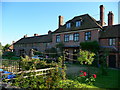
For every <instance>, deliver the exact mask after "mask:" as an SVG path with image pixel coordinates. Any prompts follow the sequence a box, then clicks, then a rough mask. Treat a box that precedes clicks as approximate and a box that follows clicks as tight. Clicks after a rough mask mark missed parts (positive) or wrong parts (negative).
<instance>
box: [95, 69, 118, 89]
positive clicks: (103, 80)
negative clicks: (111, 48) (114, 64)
mask: <svg viewBox="0 0 120 90" xmlns="http://www.w3.org/2000/svg"><path fill="white" fill-rule="evenodd" d="M107 71H108V75H106V76H104V75H97V78H96V82H95V86H97V87H100V88H119V87H120V70H113V69H108V70H107Z"/></svg>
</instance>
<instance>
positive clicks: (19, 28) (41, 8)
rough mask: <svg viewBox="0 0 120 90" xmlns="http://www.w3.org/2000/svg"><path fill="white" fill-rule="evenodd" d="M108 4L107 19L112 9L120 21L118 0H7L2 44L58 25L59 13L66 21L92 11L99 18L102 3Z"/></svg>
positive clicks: (40, 33)
mask: <svg viewBox="0 0 120 90" xmlns="http://www.w3.org/2000/svg"><path fill="white" fill-rule="evenodd" d="M101 4H102V5H104V6H105V22H106V23H107V14H108V12H109V11H112V12H113V13H114V24H117V23H118V3H117V2H89V3H88V2H74V3H73V2H3V3H2V45H5V44H7V43H9V44H11V43H12V41H17V40H19V39H20V38H22V37H23V36H24V35H25V34H27V35H28V36H33V34H34V33H37V34H39V35H42V34H47V32H48V30H52V31H54V30H55V29H57V28H58V16H59V15H62V16H64V23H65V22H66V21H68V20H69V19H72V18H73V17H75V16H79V15H83V14H87V13H88V14H89V15H91V16H92V17H94V18H95V19H96V20H99V11H100V10H99V6H100V5H101Z"/></svg>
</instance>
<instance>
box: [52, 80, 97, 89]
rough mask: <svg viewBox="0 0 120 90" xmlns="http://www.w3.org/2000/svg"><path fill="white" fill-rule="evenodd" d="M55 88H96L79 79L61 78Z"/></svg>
mask: <svg viewBox="0 0 120 90" xmlns="http://www.w3.org/2000/svg"><path fill="white" fill-rule="evenodd" d="M54 88H95V87H94V86H89V85H86V84H81V83H79V82H78V81H73V80H60V81H59V82H58V83H57V84H55V86H54Z"/></svg>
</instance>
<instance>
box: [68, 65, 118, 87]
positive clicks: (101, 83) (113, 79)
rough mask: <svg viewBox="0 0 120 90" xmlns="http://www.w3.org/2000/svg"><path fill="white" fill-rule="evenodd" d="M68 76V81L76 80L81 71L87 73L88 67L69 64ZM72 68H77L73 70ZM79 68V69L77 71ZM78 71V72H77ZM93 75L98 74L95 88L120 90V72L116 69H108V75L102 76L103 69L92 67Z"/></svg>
mask: <svg viewBox="0 0 120 90" xmlns="http://www.w3.org/2000/svg"><path fill="white" fill-rule="evenodd" d="M67 66H68V67H67V68H68V71H67V76H68V79H72V80H75V77H76V76H79V71H80V70H83V71H87V70H86V69H87V67H86V66H83V65H82V66H80V65H79V64H73V65H72V64H70V65H69V64H67ZM71 68H75V69H72V70H71ZM77 68H78V69H77ZM75 71H76V72H75ZM90 71H91V73H92V74H97V78H96V81H95V83H94V86H95V87H98V88H119V87H120V70H116V69H110V68H109V69H106V71H107V75H102V72H101V69H100V68H97V67H90Z"/></svg>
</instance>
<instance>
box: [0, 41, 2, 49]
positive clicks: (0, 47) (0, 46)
mask: <svg viewBox="0 0 120 90" xmlns="http://www.w3.org/2000/svg"><path fill="white" fill-rule="evenodd" d="M0 50H2V45H1V42H0Z"/></svg>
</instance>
